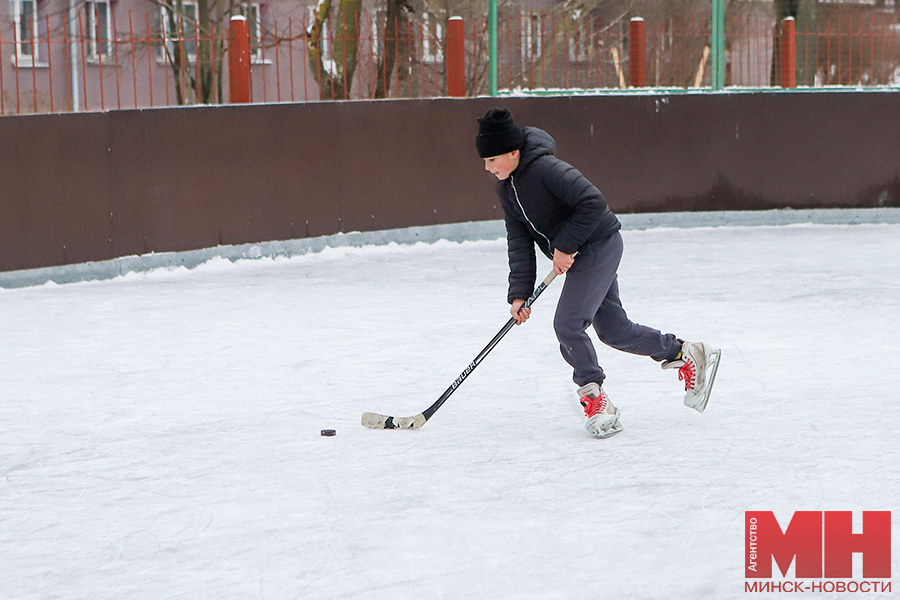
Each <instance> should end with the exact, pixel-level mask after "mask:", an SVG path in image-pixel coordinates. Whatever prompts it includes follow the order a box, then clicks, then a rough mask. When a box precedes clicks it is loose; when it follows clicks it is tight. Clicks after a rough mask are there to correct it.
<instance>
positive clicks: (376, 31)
mask: <svg viewBox="0 0 900 600" xmlns="http://www.w3.org/2000/svg"><path fill="white" fill-rule="evenodd" d="M384 15H385V10H384V9H383V8H379V9H376V10H375V12H374V13H372V22H371V23H370V27H369V31H370V35H371V37H372V44H371V45H372V57H373V58H376V59H381V54H382V50H383V48H382V47H381V46H382V39H381V38H382V37H383V36H384V30H383V29H382V26H383V23H382V20H384V18H385V17H384Z"/></svg>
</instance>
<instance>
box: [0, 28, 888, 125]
mask: <svg viewBox="0 0 900 600" xmlns="http://www.w3.org/2000/svg"><path fill="white" fill-rule="evenodd" d="M89 17H90V15H87V17H85V14H84V13H79V15H78V19H77V22H74V23H73V22H69V21H67V19H66V16H65V15H56V16H53V17H51V16H49V15H47V16H45V17H44V18H43V19H39V21H40V22H38V23H35V22H29V23H27V24H26V25H25V26H22V27H19V28H17V29H16V30H15V31H10V30H9V29H7V30H6V31H5V32H4V31H3V30H2V29H0V57H2V60H0V114H28V113H37V112H66V111H76V110H81V111H83V110H110V109H123V108H147V107H158V106H173V105H182V104H217V103H226V102H228V97H227V90H228V77H229V76H228V69H227V68H224V67H223V63H224V62H227V59H226V52H227V37H228V35H227V34H228V32H227V30H225V29H224V26H223V27H220V30H216V29H215V28H212V29H211V30H210V32H209V33H207V34H202V33H201V31H200V29H199V27H198V26H197V24H196V23H195V22H193V21H187V20H181V19H179V20H178V22H177V24H175V23H174V21H173V24H175V27H172V26H171V25H170V26H169V27H165V26H163V25H161V23H160V19H159V16H158V15H157V16H155V17H151V16H150V14H149V13H148V14H144V13H141V14H132V13H131V12H129V13H128V14H127V15H116V14H115V12H113V13H112V14H111V15H110V21H111V22H110V23H108V25H107V27H106V31H108V33H106V32H105V31H103V30H101V27H100V23H101V21H102V19H100V18H93V19H91V18H89ZM154 19H155V21H154ZM264 25H265V26H262V25H259V26H257V27H254V28H251V31H250V35H251V55H252V56H251V72H252V78H251V99H252V101H254V102H284V101H291V102H295V101H315V100H333V99H367V98H397V97H405V98H424V97H438V96H445V95H447V92H446V72H447V65H446V60H445V57H446V39H445V38H446V35H445V34H446V32H447V27H446V25H447V24H446V23H434V22H432V23H429V22H427V21H420V22H412V21H402V22H401V21H400V20H395V21H394V23H388V22H386V20H385V17H384V15H383V13H378V14H369V13H366V12H363V13H362V14H361V15H360V16H359V17H358V18H356V17H354V22H353V23H347V22H346V21H345V20H344V21H341V20H339V19H330V20H329V21H327V22H326V26H325V27H324V28H322V31H318V27H317V26H316V25H315V24H314V23H310V22H307V21H306V20H300V21H296V20H288V21H287V22H275V21H273V22H270V23H265V24H264ZM780 28H781V25H780V24H776V23H775V21H774V19H772V18H767V17H752V16H736V17H734V18H731V19H729V20H728V21H727V22H726V57H725V58H726V61H725V64H726V80H725V85H726V86H732V87H745V88H766V87H772V86H779V85H781V84H782V81H781V77H782V76H781V72H780V70H779V69H778V68H776V65H778V62H779V47H778V44H777V40H778V38H779V36H780V34H781V32H780ZM710 29H711V27H710V23H709V21H708V19H707V18H705V17H703V16H698V17H690V18H686V19H665V20H660V21H657V22H649V21H648V22H647V23H646V27H645V28H644V31H645V38H644V39H645V45H644V55H643V56H644V60H645V73H644V75H645V81H646V84H647V85H648V86H651V87H658V88H667V87H668V88H673V87H674V88H695V87H696V88H702V87H705V86H708V85H710V67H709V60H710V57H709V52H710V50H709V48H710V36H711V32H710ZM463 31H464V36H463V37H464V46H465V71H464V72H465V87H466V94H467V95H469V96H473V95H481V94H485V93H487V92H488V77H487V72H488V54H487V45H488V42H487V37H488V32H487V25H486V23H483V22H479V23H465V24H464V26H463ZM348 32H350V33H348ZM353 32H355V35H351V33H353ZM795 42H796V52H797V84H798V85H800V86H815V87H819V86H830V85H842V86H894V87H896V86H900V25H898V22H897V19H896V14H895V13H893V12H890V13H887V12H880V13H876V12H874V11H873V12H869V13H860V14H851V15H847V16H842V17H839V18H836V19H833V18H828V19H818V20H817V21H816V24H815V29H814V30H810V29H809V28H804V29H802V30H798V31H797V32H796V40H795ZM634 43H635V41H634V40H631V39H630V38H629V23H628V21H627V20H623V19H619V20H616V21H614V22H612V23H610V22H609V21H608V20H604V19H603V18H601V17H595V16H591V15H582V16H579V17H577V18H575V17H573V16H572V15H571V14H567V13H562V12H523V13H516V14H512V15H508V16H504V17H501V19H500V21H499V23H498V47H499V51H498V85H499V88H500V90H501V93H517V92H522V93H534V92H541V91H575V90H585V91H591V90H608V89H623V88H627V87H629V86H628V82H629V70H630V69H631V63H630V58H629V56H630V49H631V48H630V46H631V45H633V44H634ZM348 74H349V76H348Z"/></svg>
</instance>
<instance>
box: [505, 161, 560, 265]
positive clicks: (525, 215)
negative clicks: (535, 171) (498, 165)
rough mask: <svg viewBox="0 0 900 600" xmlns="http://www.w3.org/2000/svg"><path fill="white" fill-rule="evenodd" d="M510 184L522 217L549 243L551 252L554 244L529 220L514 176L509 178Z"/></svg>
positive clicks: (548, 247) (548, 246)
mask: <svg viewBox="0 0 900 600" xmlns="http://www.w3.org/2000/svg"><path fill="white" fill-rule="evenodd" d="M509 183H510V185H511V186H512V191H513V195H514V196H515V197H516V204H518V205H519V210H521V211H522V216H524V217H525V220H526V221H528V224H529V225H531V228H532V229H534V230H535V232H537V234H538V235H540V236H541V237H542V238H544V239H545V240H546V241H547V249H548V250H549V249H550V246H551V245H552V244H551V243H550V240H549V239H548V238H547V236H546V235H544V234H543V233H542V232H541V230H540V229H538V228H537V227H535V226H534V223H532V222H531V219H529V218H528V213H526V212H525V207H524V206H522V201H521V200H519V192H518V191H517V190H516V180H515V179H514V178H513V176H512V175H510V176H509Z"/></svg>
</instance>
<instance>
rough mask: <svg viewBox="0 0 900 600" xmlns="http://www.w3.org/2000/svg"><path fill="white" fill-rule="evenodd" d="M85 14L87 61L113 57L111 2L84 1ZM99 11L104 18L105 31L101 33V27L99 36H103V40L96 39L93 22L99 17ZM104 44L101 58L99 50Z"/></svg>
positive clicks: (95, 26)
mask: <svg viewBox="0 0 900 600" xmlns="http://www.w3.org/2000/svg"><path fill="white" fill-rule="evenodd" d="M84 10H85V14H86V15H87V19H85V21H86V27H87V32H86V35H85V37H86V38H87V40H88V45H87V49H88V57H87V58H88V60H89V61H91V62H97V61H99V60H100V59H101V58H102V59H104V60H105V59H108V58H111V57H112V55H113V27H112V2H111V0H86V1H85V3H84ZM99 11H103V12H104V13H105V17H106V27H105V29H106V31H103V29H104V28H103V27H102V26H101V30H100V35H101V36H103V35H105V36H106V37H105V38H102V39H99V40H98V39H97V23H96V21H95V19H96V17H97V16H99ZM103 44H105V45H106V48H105V50H106V51H105V52H103V54H102V56H101V54H100V50H101V47H102V45H103Z"/></svg>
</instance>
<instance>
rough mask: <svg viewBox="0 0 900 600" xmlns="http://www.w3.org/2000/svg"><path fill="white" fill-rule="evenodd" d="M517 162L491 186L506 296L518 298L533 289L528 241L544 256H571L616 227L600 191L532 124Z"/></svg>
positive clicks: (533, 266) (533, 271)
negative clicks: (499, 212) (498, 208)
mask: <svg viewBox="0 0 900 600" xmlns="http://www.w3.org/2000/svg"><path fill="white" fill-rule="evenodd" d="M523 131H524V133H525V146H524V147H523V149H522V155H521V157H520V159H519V166H518V167H517V168H516V170H515V171H513V172H512V174H511V175H510V176H509V177H508V178H507V179H504V180H503V181H500V182H499V183H498V185H497V194H498V195H499V196H500V203H501V205H502V206H503V214H504V217H505V219H506V239H507V245H508V250H509V294H508V296H507V300H508V301H509V302H510V303H512V302H513V300H524V299H526V298H528V296H530V295H531V292H532V291H533V290H534V284H535V277H536V271H537V261H536V258H535V253H534V244H537V245H538V247H539V248H540V249H541V252H543V253H544V254H545V255H547V257H548V258H550V259H552V258H553V250H554V249H556V248H558V249H559V251H560V252H564V253H566V254H574V253H575V252H576V251H577V250H578V249H579V248H581V247H582V246H583V245H585V244H587V243H590V242H594V241H597V240H602V239H605V238H607V237H609V236H611V235H612V234H613V233H615V232H616V231H618V230H619V229H620V228H621V225H620V223H619V220H618V219H617V218H616V215H615V214H613V212H612V211H610V210H609V207H608V206H607V205H606V200H605V199H604V198H603V194H601V193H600V190H598V189H597V188H596V187H594V185H593V184H591V182H590V181H588V180H587V178H586V177H585V176H584V175H582V174H581V173H580V172H579V171H578V170H577V169H575V168H574V167H573V166H572V165H570V164H568V163H566V162H564V161H562V160H560V159H558V158H556V157H555V156H553V154H554V152H556V140H554V139H553V138H552V137H551V136H550V134H549V133H547V132H546V131H543V130H541V129H537V128H536V127H525V128H523Z"/></svg>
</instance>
